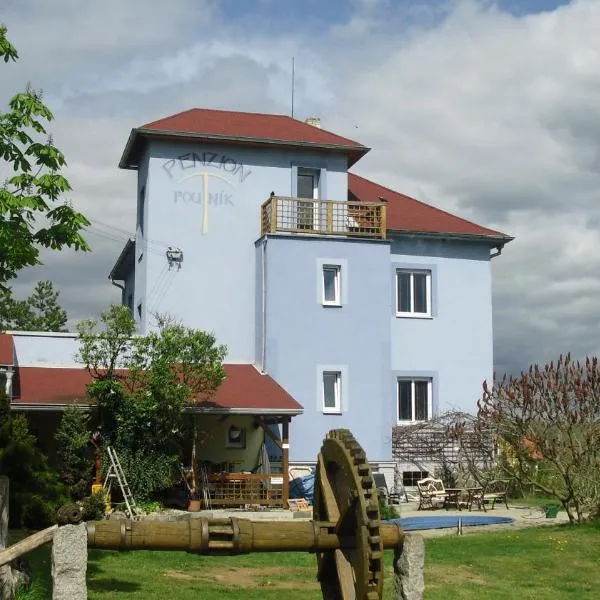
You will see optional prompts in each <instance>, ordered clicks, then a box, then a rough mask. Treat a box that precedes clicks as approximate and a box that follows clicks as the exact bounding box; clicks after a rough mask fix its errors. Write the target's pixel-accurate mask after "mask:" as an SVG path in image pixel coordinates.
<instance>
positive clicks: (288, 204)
mask: <svg viewBox="0 0 600 600" xmlns="http://www.w3.org/2000/svg"><path fill="white" fill-rule="evenodd" d="M275 232H287V233H309V234H318V235H341V236H354V237H366V238H376V239H381V240H383V239H385V236H386V205H385V204H383V203H376V202H336V201H331V200H311V199H309V198H290V197H286V196H271V197H270V198H269V199H268V200H267V201H266V202H264V203H263V205H262V206H261V233H262V235H265V234H266V233H275Z"/></svg>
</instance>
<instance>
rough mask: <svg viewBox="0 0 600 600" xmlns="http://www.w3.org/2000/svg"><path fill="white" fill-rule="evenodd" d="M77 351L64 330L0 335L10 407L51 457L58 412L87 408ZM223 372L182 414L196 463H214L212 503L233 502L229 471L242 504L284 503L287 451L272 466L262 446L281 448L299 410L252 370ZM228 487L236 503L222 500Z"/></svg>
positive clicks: (232, 367)
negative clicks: (209, 392)
mask: <svg viewBox="0 0 600 600" xmlns="http://www.w3.org/2000/svg"><path fill="white" fill-rule="evenodd" d="M78 350H79V343H78V340H77V336H76V335H74V334H70V333H40V332H9V333H0V376H4V385H5V387H6V391H7V393H8V394H9V396H10V398H11V405H12V409H13V410H17V411H23V412H26V413H27V415H28V419H29V423H30V427H31V429H32V431H33V432H34V433H35V434H36V436H37V437H38V439H39V440H40V443H41V446H42V448H43V449H44V450H45V451H46V452H48V453H49V454H51V455H52V454H54V452H55V447H54V446H55V441H54V439H53V436H54V432H55V431H56V428H57V427H58V425H59V423H60V418H61V415H62V411H63V410H64V408H65V407H66V406H67V405H77V406H79V407H81V408H82V409H83V410H86V409H88V408H89V409H92V410H93V406H90V405H89V399H88V397H87V394H86V388H87V385H88V384H89V383H90V382H91V381H92V377H91V375H90V373H89V372H88V370H87V369H86V368H85V367H84V365H82V364H81V363H79V362H78V360H77V354H78ZM224 367H225V379H224V381H223V383H222V384H221V386H220V387H219V388H218V389H217V391H216V393H215V394H214V395H213V396H212V397H211V398H210V400H209V401H204V402H202V403H200V402H199V403H197V405H196V406H193V407H189V409H186V412H189V413H192V414H195V415H197V416H198V418H197V422H198V439H199V440H200V442H199V444H198V455H199V459H200V460H201V461H206V462H210V463H211V464H213V465H214V466H215V476H214V477H213V478H212V479H213V480H212V481H211V488H212V489H213V491H214V492H215V497H214V498H213V499H212V503H211V504H212V505H213V506H219V505H223V506H229V505H231V504H232V502H233V504H234V505H235V504H236V502H237V503H238V504H239V498H240V494H241V492H242V490H241V488H240V481H239V478H240V477H241V475H235V473H243V474H245V475H244V476H245V478H246V480H247V484H248V485H247V486H246V492H248V490H249V489H251V490H252V491H251V492H250V495H248V496H246V499H248V500H251V501H252V503H255V504H265V505H285V502H286V500H287V495H288V487H287V479H286V480H284V479H283V478H282V476H281V469H282V468H283V466H284V464H285V463H287V458H288V457H287V449H285V450H286V451H285V452H282V451H281V449H279V451H278V452H277V451H276V455H277V456H276V459H278V461H279V464H278V461H276V463H275V464H273V465H271V463H270V461H269V447H271V448H270V451H271V454H272V453H273V451H274V449H273V446H274V448H275V450H277V444H279V445H281V444H283V443H284V441H285V443H287V440H288V428H289V423H290V420H291V419H292V418H293V417H294V416H296V415H298V414H300V413H301V412H302V407H301V406H300V404H298V402H296V400H294V398H292V396H290V394H288V393H287V392H286V391H285V390H284V389H283V388H282V387H281V386H280V385H279V384H277V382H275V381H274V380H273V379H272V378H271V377H269V376H268V375H265V374H263V373H261V372H260V371H258V370H257V369H256V367H255V366H254V365H252V364H227V363H226V364H225V365H224ZM274 427H281V429H282V437H281V438H277V436H274V435H273V433H272V431H273V428H274ZM282 459H283V460H282ZM282 462H283V463H284V464H281V463H282ZM257 471H260V473H257ZM232 473H233V474H232ZM284 482H285V485H284ZM263 483H264V485H263ZM251 484H254V485H253V486H251ZM234 486H235V490H236V493H237V498H236V499H235V500H233V499H231V498H230V497H229V495H228V490H230V489H232V488H233V487H234ZM255 492H256V493H255Z"/></svg>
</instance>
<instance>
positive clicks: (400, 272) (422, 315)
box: [396, 269, 431, 319]
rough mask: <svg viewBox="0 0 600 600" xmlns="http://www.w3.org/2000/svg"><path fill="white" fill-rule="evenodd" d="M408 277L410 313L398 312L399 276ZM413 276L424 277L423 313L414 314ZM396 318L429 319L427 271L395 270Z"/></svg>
mask: <svg viewBox="0 0 600 600" xmlns="http://www.w3.org/2000/svg"><path fill="white" fill-rule="evenodd" d="M407 274H408V275H410V307H411V310H410V311H401V310H400V294H399V291H400V275H407ZM415 275H425V304H426V309H427V310H426V311H425V312H415V311H414V306H415V287H414V285H415V284H414V282H415V278H414V276H415ZM396 316H397V317H411V318H413V319H430V318H431V271H430V270H429V269H396Z"/></svg>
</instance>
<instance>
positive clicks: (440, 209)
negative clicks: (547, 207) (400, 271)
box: [348, 172, 510, 238]
mask: <svg viewBox="0 0 600 600" xmlns="http://www.w3.org/2000/svg"><path fill="white" fill-rule="evenodd" d="M348 175H350V176H352V177H357V178H358V179H362V180H363V181H366V182H367V183H370V184H372V185H374V186H376V187H378V188H381V189H384V190H387V191H388V192H391V193H392V194H397V195H399V196H404V198H407V199H408V200H412V201H413V202H416V203H418V204H420V205H421V206H425V207H427V208H432V209H433V210H437V211H438V212H441V213H443V214H445V215H448V216H449V217H452V218H453V219H459V220H460V221H464V222H465V223H469V224H470V225H473V226H475V227H480V228H481V229H486V230H487V231H491V232H492V233H497V234H498V235H501V236H502V237H506V238H510V236H508V235H506V234H505V233H502V232H501V231H497V230H496V229H490V228H489V227H485V226H484V225H480V224H479V223H475V221H471V220H470V219H465V218H464V217H459V216H458V215H455V214H453V213H451V212H448V211H447V210H444V209H443V208H438V207H437V206H434V205H432V204H428V203H427V202H423V200H418V199H417V198H413V197H412V196H408V195H407V194H404V193H403V192H398V191H396V190H393V189H392V188H389V187H387V186H385V185H381V184H380V183H377V182H375V181H372V180H371V179H367V178H366V177H363V176H362V175H357V174H356V173H350V172H348Z"/></svg>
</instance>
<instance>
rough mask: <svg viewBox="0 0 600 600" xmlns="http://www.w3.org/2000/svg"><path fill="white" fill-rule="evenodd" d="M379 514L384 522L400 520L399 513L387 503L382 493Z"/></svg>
mask: <svg viewBox="0 0 600 600" xmlns="http://www.w3.org/2000/svg"><path fill="white" fill-rule="evenodd" d="M379 514H380V516H381V520H382V521H385V520H387V519H398V518H400V514H399V513H398V511H397V510H396V509H395V508H394V507H393V506H391V505H390V504H388V503H387V500H386V498H385V496H384V495H383V494H382V493H380V494H379Z"/></svg>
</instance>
